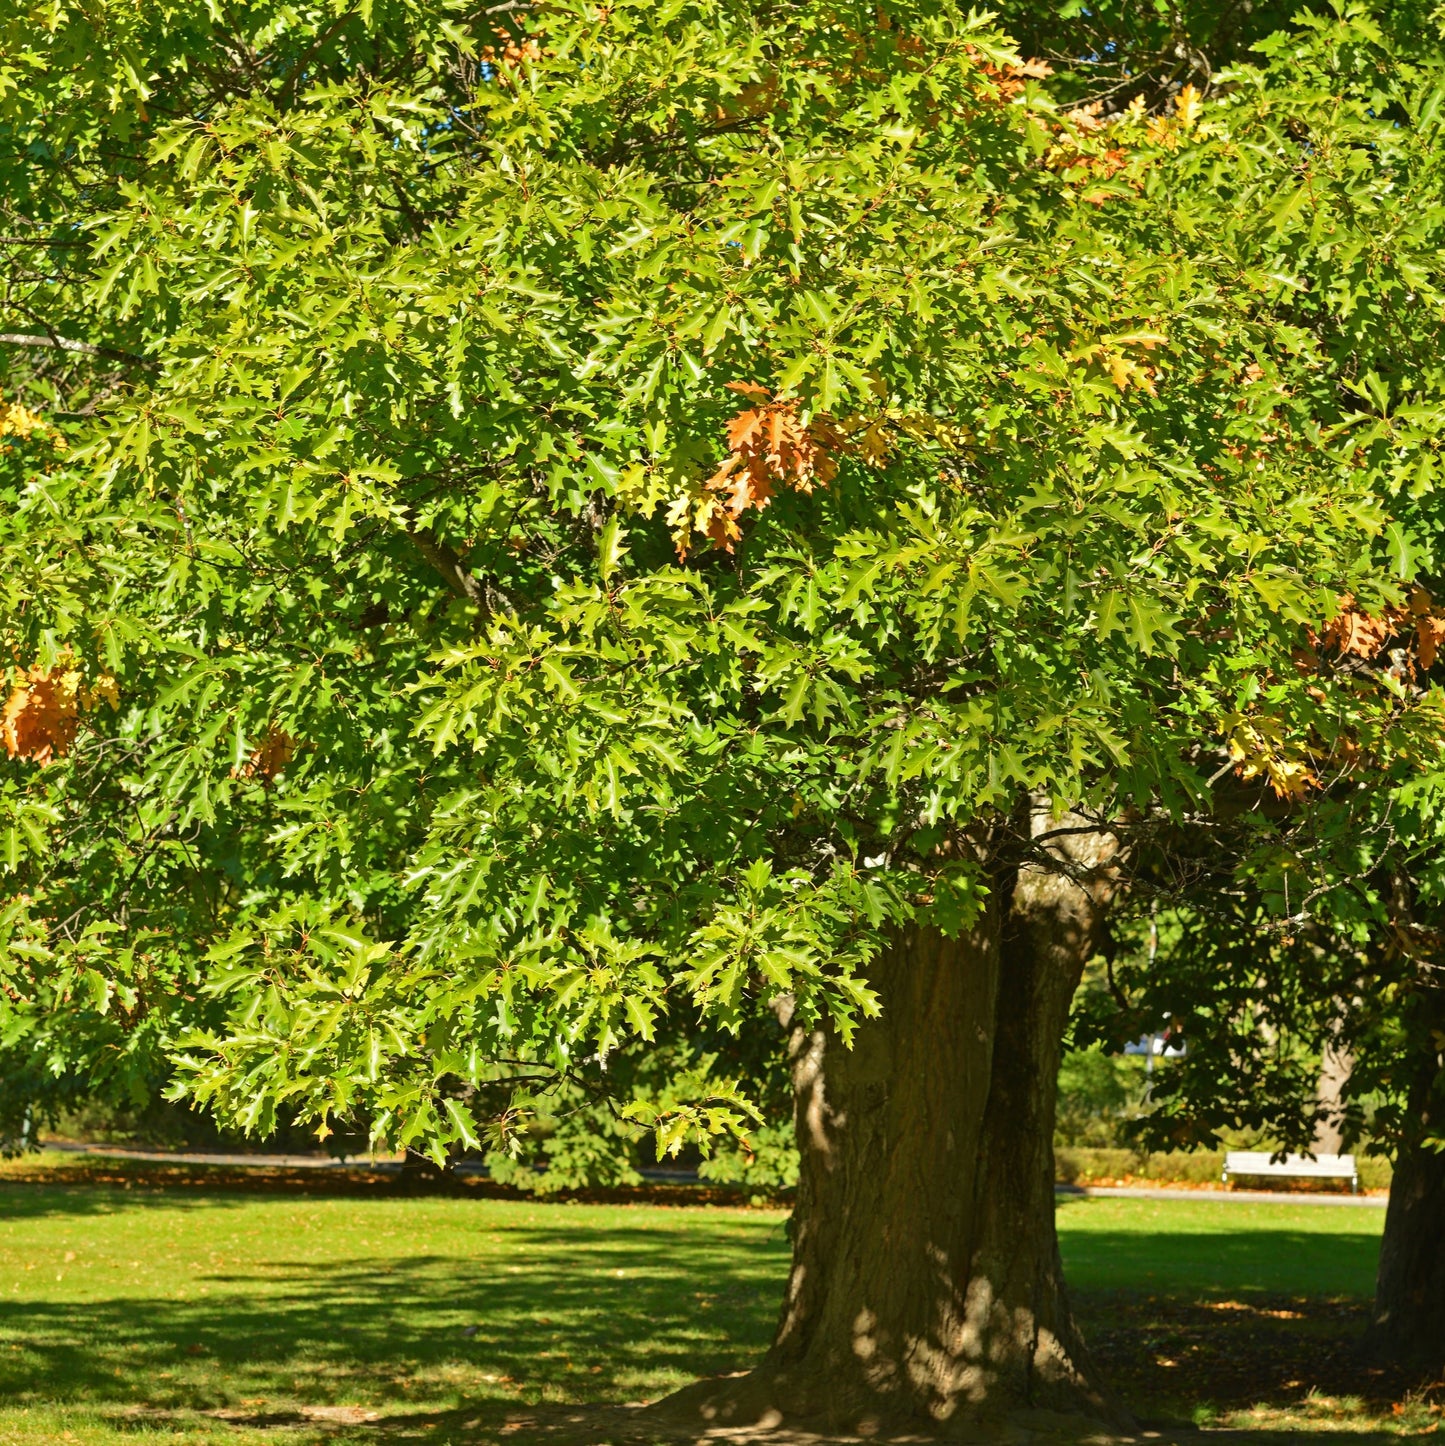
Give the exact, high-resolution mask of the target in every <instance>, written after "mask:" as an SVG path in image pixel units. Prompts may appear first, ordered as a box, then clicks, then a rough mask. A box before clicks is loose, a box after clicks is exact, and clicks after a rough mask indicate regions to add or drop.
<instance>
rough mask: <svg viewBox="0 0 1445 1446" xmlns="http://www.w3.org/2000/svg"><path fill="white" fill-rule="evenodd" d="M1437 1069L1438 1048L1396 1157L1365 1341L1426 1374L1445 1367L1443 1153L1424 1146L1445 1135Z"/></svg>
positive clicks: (1424, 1071)
mask: <svg viewBox="0 0 1445 1446" xmlns="http://www.w3.org/2000/svg"><path fill="white" fill-rule="evenodd" d="M1439 1074H1440V1066H1439V1059H1438V1056H1437V1055H1436V1054H1435V1053H1434V1052H1433V1051H1432V1052H1431V1053H1430V1055H1429V1057H1428V1058H1427V1059H1425V1060H1424V1061H1422V1062H1421V1065H1420V1067H1419V1070H1418V1073H1417V1075H1416V1080H1415V1086H1414V1089H1413V1090H1412V1092H1411V1100H1410V1104H1411V1108H1410V1119H1411V1124H1412V1127H1413V1128H1412V1131H1411V1134H1410V1135H1409V1136H1408V1137H1407V1138H1406V1139H1405V1140H1403V1141H1402V1142H1401V1144H1400V1147H1399V1150H1398V1151H1397V1153H1396V1155H1395V1174H1394V1179H1393V1180H1392V1182H1391V1185H1390V1204H1389V1208H1388V1209H1387V1210H1386V1212H1385V1234H1384V1238H1383V1239H1382V1240H1381V1242H1380V1273H1379V1276H1378V1278H1377V1280H1376V1285H1375V1318H1374V1321H1373V1323H1372V1325H1371V1327H1370V1332H1369V1335H1368V1336H1367V1338H1366V1344H1367V1348H1368V1349H1369V1351H1370V1352H1371V1354H1373V1355H1374V1356H1376V1357H1377V1358H1378V1359H1380V1360H1381V1361H1384V1362H1387V1363H1389V1364H1391V1365H1402V1366H1407V1367H1410V1368H1413V1369H1417V1370H1421V1371H1438V1370H1440V1369H1441V1368H1445V1152H1442V1151H1440V1150H1436V1149H1432V1148H1430V1146H1429V1145H1428V1144H1427V1143H1426V1139H1427V1136H1428V1134H1430V1133H1432V1132H1433V1133H1436V1134H1439V1133H1445V1118H1441V1115H1442V1114H1445V1101H1442V1099H1441V1095H1440V1090H1439V1088H1438V1084H1437V1082H1438V1078H1439Z"/></svg>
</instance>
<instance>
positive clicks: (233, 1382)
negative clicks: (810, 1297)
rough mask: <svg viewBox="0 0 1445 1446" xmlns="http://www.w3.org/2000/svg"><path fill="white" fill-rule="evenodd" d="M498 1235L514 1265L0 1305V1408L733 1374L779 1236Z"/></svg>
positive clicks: (431, 1261) (440, 1262)
mask: <svg viewBox="0 0 1445 1446" xmlns="http://www.w3.org/2000/svg"><path fill="white" fill-rule="evenodd" d="M506 1235H507V1239H508V1245H509V1246H511V1247H512V1248H513V1251H514V1253H512V1254H510V1256H509V1258H510V1259H511V1260H514V1261H515V1262H516V1263H515V1264H510V1263H507V1259H498V1258H496V1257H492V1258H483V1259H481V1260H466V1259H458V1258H457V1257H455V1256H448V1255H413V1256H405V1257H401V1258H395V1257H386V1256H374V1257H357V1258H354V1259H351V1260H347V1261H344V1262H334V1261H327V1262H320V1261H313V1260H304V1259H279V1260H276V1261H274V1262H271V1263H268V1264H266V1265H264V1266H259V1267H256V1268H254V1269H249V1270H247V1271H246V1272H245V1273H244V1274H234V1273H231V1272H228V1271H226V1270H224V1269H217V1270H214V1271H212V1272H209V1273H206V1272H198V1273H196V1274H195V1275H194V1276H193V1277H191V1279H192V1280H193V1282H194V1284H195V1285H196V1287H197V1288H198V1289H199V1288H201V1287H204V1288H205V1289H207V1290H208V1291H209V1292H210V1293H209V1294H208V1295H207V1296H205V1297H203V1298H199V1299H197V1298H195V1297H192V1298H189V1299H184V1300H174V1299H154V1298H145V1297H140V1298H129V1297H112V1298H109V1299H103V1300H90V1301H78V1302H75V1301H63V1302H51V1301H39V1302H37V1301H33V1300H30V1301H25V1302H23V1303H22V1302H16V1301H0V1399H5V1400H7V1401H9V1402H11V1403H15V1404H23V1403H25V1402H28V1401H41V1400H45V1401H51V1402H66V1403H76V1404H81V1403H86V1404H102V1403H111V1402H117V1401H119V1402H122V1403H125V1404H136V1405H141V1404H147V1405H155V1406H163V1407H166V1408H189V1409H198V1410H207V1409H214V1408H217V1407H230V1406H235V1405H239V1404H242V1403H243V1402H244V1401H245V1400H247V1399H254V1398H262V1399H264V1400H271V1399H274V1398H277V1397H281V1398H283V1399H285V1400H287V1401H289V1402H293V1403H299V1404H314V1405H321V1404H335V1403H340V1402H344V1403H350V1404H362V1405H396V1404H400V1403H404V1402H405V1401H407V1400H408V1399H417V1398H418V1397H420V1398H421V1399H428V1400H436V1399H438V1398H442V1399H449V1400H450V1401H451V1402H452V1403H455V1404H458V1405H460V1404H461V1403H462V1402H464V1401H466V1400H471V1399H485V1398H488V1397H491V1398H499V1399H502V1400H516V1399H519V1398H522V1399H536V1398H539V1397H547V1398H550V1399H553V1400H558V1399H572V1400H587V1399H593V1400H603V1401H606V1400H614V1401H618V1400H628V1399H635V1398H636V1397H637V1395H638V1394H639V1391H640V1390H641V1388H642V1387H643V1385H644V1384H645V1383H646V1382H649V1381H658V1380H662V1381H668V1380H672V1379H675V1380H682V1379H686V1378H688V1377H692V1376H696V1375H700V1374H708V1373H711V1372H715V1371H718V1370H735V1369H740V1368H741V1367H742V1366H744V1365H746V1364H747V1363H748V1361H749V1360H750V1359H752V1358H753V1357H755V1356H756V1355H757V1354H758V1353H759V1352H760V1351H761V1350H762V1349H763V1348H764V1347H765V1345H766V1343H767V1337H768V1335H769V1333H770V1326H771V1320H772V1315H773V1312H774V1309H775V1301H776V1298H777V1293H778V1288H779V1284H780V1280H781V1277H782V1274H783V1271H784V1269H785V1263H786V1246H785V1244H784V1243H783V1242H782V1241H781V1240H779V1241H778V1242H777V1244H776V1245H774V1246H771V1247H765V1248H763V1249H758V1248H750V1249H748V1250H746V1251H735V1252H732V1253H729V1252H727V1251H725V1250H724V1249H723V1248H721V1247H720V1245H719V1243H718V1242H717V1241H716V1240H715V1239H711V1238H708V1237H706V1236H701V1237H698V1238H692V1237H689V1236H688V1235H684V1234H679V1233H678V1232H677V1231H676V1230H654V1229H649V1228H648V1227H646V1226H645V1225H641V1224H639V1225H638V1226H636V1227H629V1228H625V1229H618V1228H588V1229H586V1230H585V1231H584V1230H579V1229H577V1228H575V1227H573V1228H568V1229H564V1230H548V1229H545V1228H520V1227H513V1228H510V1229H509V1230H508V1231H507V1232H506ZM17 1344H18V1345H19V1346H20V1347H21V1349H19V1350H15V1349H13V1347H14V1346H15V1345H17ZM408 1393H411V1394H410V1396H409V1394H408Z"/></svg>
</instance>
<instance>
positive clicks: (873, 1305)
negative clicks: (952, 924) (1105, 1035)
mask: <svg viewBox="0 0 1445 1446" xmlns="http://www.w3.org/2000/svg"><path fill="white" fill-rule="evenodd" d="M1096 912H1097V911H1096V903H1095V899H1094V897H1093V894H1092V892H1091V891H1089V890H1086V889H1085V888H1082V887H1080V886H1079V885H1078V884H1075V883H1072V882H1070V881H1068V880H1067V879H1065V878H1062V877H1058V876H1056V875H1052V874H1046V873H1043V872H1039V871H1035V870H1031V869H1028V870H1024V871H1021V872H1019V873H1018V874H1017V875H1016V876H1015V878H1014V879H1013V880H1012V881H1011V887H1010V881H1005V884H1004V887H1003V888H1000V889H997V890H996V891H995V894H994V896H993V897H992V898H991V899H990V903H989V908H988V909H987V911H986V912H985V914H984V915H983V917H982V918H981V919H979V921H978V922H977V925H976V927H975V928H974V929H973V930H972V931H971V932H970V933H968V934H966V935H965V936H963V937H961V938H958V939H948V938H945V937H944V936H943V935H941V934H939V933H937V932H935V931H931V930H921V929H919V930H913V931H910V932H907V933H903V934H901V935H899V936H898V937H897V938H896V940H895V943H894V945H893V947H892V948H891V949H890V950H889V951H888V952H887V953H886V954H885V956H884V957H883V958H882V959H880V960H879V961H878V963H877V964H876V965H875V966H874V968H873V970H872V971H871V972H870V982H871V983H872V984H873V985H874V987H875V988H877V990H878V991H879V994H880V996H881V1000H882V1005H883V1011H882V1016H881V1018H879V1019H877V1020H870V1021H867V1022H865V1023H864V1024H862V1025H861V1026H860V1027H859V1030H858V1035H857V1039H856V1042H855V1044H854V1047H853V1048H852V1049H851V1050H849V1049H846V1048H845V1047H844V1046H843V1044H842V1042H841V1041H840V1040H839V1039H838V1037H837V1036H836V1034H835V1033H834V1032H833V1031H832V1030H831V1029H829V1028H823V1029H819V1030H816V1031H812V1032H804V1031H798V1032H796V1033H795V1035H794V1038H793V1066H794V1078H795V1084H796V1099H797V1132H798V1145H799V1150H800V1152H801V1176H800V1181H799V1187H798V1200H797V1208H796V1210H795V1212H794V1217H793V1228H794V1240H793V1268H792V1273H791V1275H790V1277H789V1280H788V1286H787V1292H786V1296H785V1299H784V1304H783V1309H782V1314H781V1318H780V1320H779V1324H778V1331H777V1336H776V1339H775V1341H774V1344H773V1347H772V1349H771V1350H770V1351H769V1353H768V1355H767V1357H766V1358H765V1359H764V1361H763V1362H762V1364H761V1365H760V1366H759V1368H758V1369H757V1370H756V1371H754V1372H753V1373H751V1375H749V1376H748V1377H745V1378H736V1379H733V1380H730V1381H725V1382H701V1383H699V1384H698V1385H697V1386H694V1387H690V1388H689V1389H688V1390H687V1391H685V1392H683V1393H681V1395H680V1396H679V1397H676V1398H674V1401H673V1403H672V1404H673V1406H674V1408H682V1409H685V1410H689V1411H693V1412H700V1413H701V1415H702V1416H703V1417H704V1418H706V1419H708V1420H711V1421H715V1422H717V1423H719V1424H721V1423H724V1422H726V1423H731V1424H738V1425H741V1424H744V1423H756V1422H762V1423H769V1422H771V1423H776V1422H778V1421H780V1420H781V1419H783V1418H794V1419H797V1418H803V1419H813V1420H820V1421H822V1422H825V1423H826V1424H827V1425H830V1426H832V1427H834V1428H839V1427H850V1428H860V1427H861V1428H864V1429H867V1428H868V1427H869V1426H870V1425H871V1426H875V1427H881V1426H883V1425H885V1424H896V1423H899V1422H904V1421H906V1422H912V1423H914V1424H924V1425H930V1426H933V1427H939V1426H942V1425H943V1424H944V1423H953V1424H955V1425H958V1424H960V1423H963V1422H966V1421H971V1420H975V1419H977V1418H978V1417H979V1416H980V1415H989V1416H992V1415H995V1414H1001V1413H1004V1412H1013V1411H1019V1410H1035V1411H1037V1410H1047V1411H1065V1412H1070V1413H1077V1412H1080V1411H1086V1412H1088V1413H1090V1414H1100V1413H1102V1412H1103V1411H1104V1402H1103V1399H1102V1397H1101V1395H1100V1393H1099V1391H1098V1390H1097V1388H1096V1386H1095V1384H1094V1382H1093V1379H1092V1374H1091V1371H1090V1368H1089V1365H1088V1361H1087V1357H1086V1355H1085V1352H1084V1348H1083V1343H1082V1341H1081V1340H1080V1337H1079V1333H1078V1331H1077V1329H1076V1328H1075V1325H1074V1322H1073V1319H1072V1317H1071V1315H1070V1311H1069V1305H1068V1301H1067V1297H1066V1295H1065V1291H1064V1283H1063V1275H1062V1270H1061V1267H1060V1261H1059V1250H1058V1241H1057V1237H1056V1234H1055V1230H1054V1160H1053V1127H1054V1100H1055V1089H1056V1077H1057V1073H1058V1065H1059V1054H1060V1049H1061V1039H1062V1035H1063V1030H1064V1027H1065V1024H1066V1021H1067V1017H1068V1011H1069V1004H1070V1001H1071V999H1072V996H1073V993H1074V990H1075V988H1076V987H1077V984H1078V981H1079V976H1080V972H1081V970H1082V968H1083V965H1084V963H1085V962H1086V960H1087V959H1088V957H1089V955H1090V953H1091V952H1092V950H1093V946H1094V942H1095V935H1096V929H1097V919H1096Z"/></svg>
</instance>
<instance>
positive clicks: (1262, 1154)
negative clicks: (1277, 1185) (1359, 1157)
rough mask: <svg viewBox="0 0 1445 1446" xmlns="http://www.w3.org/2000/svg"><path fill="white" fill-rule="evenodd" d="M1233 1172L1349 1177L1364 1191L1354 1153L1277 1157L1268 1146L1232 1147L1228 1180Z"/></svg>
mask: <svg viewBox="0 0 1445 1446" xmlns="http://www.w3.org/2000/svg"><path fill="white" fill-rule="evenodd" d="M1231 1175H1267V1176H1268V1175H1272V1176H1274V1177H1275V1178H1277V1179H1306V1180H1348V1181H1349V1182H1350V1190H1351V1191H1352V1192H1353V1193H1354V1194H1359V1191H1360V1172H1359V1171H1358V1170H1357V1169H1356V1168H1355V1157H1354V1156H1353V1155H1316V1156H1315V1158H1314V1159H1313V1160H1311V1159H1310V1158H1309V1157H1308V1156H1307V1155H1286V1156H1285V1157H1284V1159H1282V1160H1275V1159H1274V1158H1273V1157H1272V1156H1271V1155H1270V1152H1269V1151H1268V1150H1230V1151H1229V1152H1228V1153H1227V1154H1226V1155H1225V1157H1224V1183H1225V1184H1226V1185H1227V1184H1229V1177H1230V1176H1231Z"/></svg>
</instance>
